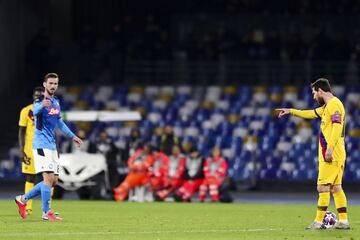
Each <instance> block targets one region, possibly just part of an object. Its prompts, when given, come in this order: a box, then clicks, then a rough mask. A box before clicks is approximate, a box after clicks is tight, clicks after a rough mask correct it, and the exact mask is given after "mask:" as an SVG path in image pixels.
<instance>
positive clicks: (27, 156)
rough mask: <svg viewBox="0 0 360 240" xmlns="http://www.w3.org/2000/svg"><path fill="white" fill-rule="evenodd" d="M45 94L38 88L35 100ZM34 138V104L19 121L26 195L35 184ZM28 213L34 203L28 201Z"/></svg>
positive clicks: (21, 113)
mask: <svg viewBox="0 0 360 240" xmlns="http://www.w3.org/2000/svg"><path fill="white" fill-rule="evenodd" d="M43 94H44V88H43V87H36V88H35V89H34V91H33V100H34V101H35V100H36V99H39V98H40V97H41V96H42V95H43ZM33 137H34V115H33V104H30V105H28V106H26V107H24V108H23V109H22V110H21V112H20V119H19V146H20V159H22V173H24V174H26V182H25V193H27V192H28V191H30V189H32V188H33V186H34V182H35V176H36V173H35V167H34V157H33V153H32V142H33ZM26 212H27V213H28V214H31V212H32V201H31V200H30V201H28V203H27V205H26Z"/></svg>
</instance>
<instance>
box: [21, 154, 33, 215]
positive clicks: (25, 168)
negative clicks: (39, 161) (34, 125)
mask: <svg viewBox="0 0 360 240" xmlns="http://www.w3.org/2000/svg"><path fill="white" fill-rule="evenodd" d="M24 151H25V154H26V157H24V159H23V161H22V172H23V173H24V174H25V175H26V180H25V191H24V193H27V192H29V191H30V190H31V189H32V188H33V187H34V185H35V176H36V171H35V165H34V156H33V152H32V149H31V148H30V149H29V148H28V147H27V148H25V150H24ZM26 212H27V214H31V212H32V200H29V201H28V202H27V204H26Z"/></svg>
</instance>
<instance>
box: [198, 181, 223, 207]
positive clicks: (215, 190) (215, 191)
mask: <svg viewBox="0 0 360 240" xmlns="http://www.w3.org/2000/svg"><path fill="white" fill-rule="evenodd" d="M223 182H224V181H222V180H217V179H215V178H206V179H205V180H204V182H203V183H202V184H201V186H200V188H199V200H200V201H205V198H206V192H207V190H208V189H209V193H210V197H211V200H212V201H213V202H218V201H219V199H220V193H219V187H220V186H221V185H222V184H223Z"/></svg>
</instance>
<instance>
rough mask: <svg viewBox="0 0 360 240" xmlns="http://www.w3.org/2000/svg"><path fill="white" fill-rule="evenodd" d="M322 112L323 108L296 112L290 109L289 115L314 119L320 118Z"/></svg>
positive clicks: (296, 110)
mask: <svg viewBox="0 0 360 240" xmlns="http://www.w3.org/2000/svg"><path fill="white" fill-rule="evenodd" d="M323 112H324V107H323V106H322V107H318V108H315V109H312V110H298V109H294V108H291V109H290V114H291V115H293V116H296V117H302V118H307V119H315V118H321V115H322V114H323Z"/></svg>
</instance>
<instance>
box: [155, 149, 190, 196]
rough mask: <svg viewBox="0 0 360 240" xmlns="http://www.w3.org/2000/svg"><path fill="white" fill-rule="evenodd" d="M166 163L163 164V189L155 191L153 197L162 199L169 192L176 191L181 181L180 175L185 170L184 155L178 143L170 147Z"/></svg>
mask: <svg viewBox="0 0 360 240" xmlns="http://www.w3.org/2000/svg"><path fill="white" fill-rule="evenodd" d="M171 152H172V154H171V155H170V157H169V161H168V164H166V165H164V168H163V169H164V175H163V176H164V178H163V186H162V187H163V189H160V190H158V191H156V193H155V198H156V199H157V200H159V201H163V200H164V199H165V198H166V197H167V196H169V194H171V193H173V192H174V191H176V190H177V189H178V188H179V187H180V186H181V184H182V183H183V179H182V175H183V173H184V170H185V156H184V155H183V154H182V153H181V148H180V146H179V145H174V146H173V147H172V149H171Z"/></svg>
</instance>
